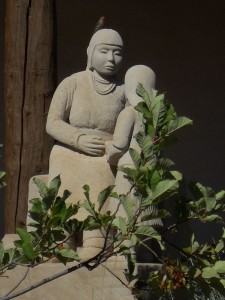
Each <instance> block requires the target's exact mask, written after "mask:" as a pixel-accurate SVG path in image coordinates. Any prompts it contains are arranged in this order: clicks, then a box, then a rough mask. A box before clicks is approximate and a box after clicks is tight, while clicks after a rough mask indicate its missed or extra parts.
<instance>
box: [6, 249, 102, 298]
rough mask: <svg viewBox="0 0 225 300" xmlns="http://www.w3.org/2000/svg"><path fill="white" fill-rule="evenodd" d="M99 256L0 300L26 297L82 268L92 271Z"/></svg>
mask: <svg viewBox="0 0 225 300" xmlns="http://www.w3.org/2000/svg"><path fill="white" fill-rule="evenodd" d="M100 253H101V252H100ZM98 256H99V254H97V255H95V256H94V257H92V258H90V259H88V260H87V261H85V262H82V263H79V264H77V265H75V266H73V267H70V268H68V269H66V270H64V271H62V272H59V273H57V274H54V275H52V276H49V277H48V278H44V279H43V280H40V281H38V282H37V283H34V284H32V285H31V286H29V287H27V288H25V289H23V290H21V291H19V292H16V293H14V294H11V295H8V296H7V295H5V296H3V297H1V298H0V300H9V299H13V298H16V297H18V296H21V295H24V294H25V293H27V292H29V291H32V290H34V289H36V288H38V287H39V286H42V285H44V284H46V283H48V282H51V281H53V280H55V279H57V278H60V277H62V276H64V275H67V274H69V273H72V272H74V271H76V270H78V269H80V268H83V267H86V268H87V269H88V270H91V269H92V268H91V266H90V265H89V264H90V263H92V262H93V261H95V260H96V259H97V258H98Z"/></svg>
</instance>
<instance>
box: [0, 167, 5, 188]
mask: <svg viewBox="0 0 225 300" xmlns="http://www.w3.org/2000/svg"><path fill="white" fill-rule="evenodd" d="M5 175H6V173H5V172H3V171H0V188H2V187H3V186H5V185H6V183H5V181H4V178H5Z"/></svg>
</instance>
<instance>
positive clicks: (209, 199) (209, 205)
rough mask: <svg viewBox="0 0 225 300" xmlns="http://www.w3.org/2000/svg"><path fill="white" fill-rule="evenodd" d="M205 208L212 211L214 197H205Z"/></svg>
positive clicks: (214, 201)
mask: <svg viewBox="0 0 225 300" xmlns="http://www.w3.org/2000/svg"><path fill="white" fill-rule="evenodd" d="M205 204H206V210H207V211H208V212H210V211H212V210H213V209H214V208H215V206H216V198H214V197H205Z"/></svg>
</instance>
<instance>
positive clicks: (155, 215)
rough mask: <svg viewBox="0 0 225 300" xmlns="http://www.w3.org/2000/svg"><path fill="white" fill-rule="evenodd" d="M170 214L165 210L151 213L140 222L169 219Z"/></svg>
mask: <svg viewBox="0 0 225 300" xmlns="http://www.w3.org/2000/svg"><path fill="white" fill-rule="evenodd" d="M170 216H171V215H170V213H169V212H168V211H167V210H165V209H160V210H155V211H152V212H151V213H150V214H147V215H145V216H143V217H142V218H141V221H148V220H155V219H163V218H167V217H170Z"/></svg>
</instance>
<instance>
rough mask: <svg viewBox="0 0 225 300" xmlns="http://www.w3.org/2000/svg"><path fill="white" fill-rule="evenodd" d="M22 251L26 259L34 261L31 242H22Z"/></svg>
mask: <svg viewBox="0 0 225 300" xmlns="http://www.w3.org/2000/svg"><path fill="white" fill-rule="evenodd" d="M22 249H23V252H24V254H25V256H26V257H27V258H29V259H30V260H31V261H34V260H35V258H36V256H35V254H34V250H33V247H32V245H31V242H24V243H23V245H22Z"/></svg>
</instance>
